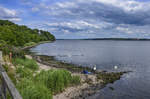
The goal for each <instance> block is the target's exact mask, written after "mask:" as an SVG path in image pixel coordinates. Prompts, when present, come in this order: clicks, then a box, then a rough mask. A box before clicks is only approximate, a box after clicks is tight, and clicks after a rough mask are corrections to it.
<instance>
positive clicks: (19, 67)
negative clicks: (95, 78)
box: [4, 57, 80, 99]
mask: <svg viewBox="0 0 150 99" xmlns="http://www.w3.org/2000/svg"><path fill="white" fill-rule="evenodd" d="M5 58H6V57H5ZM5 60H6V59H5ZM12 63H13V65H14V67H13V68H12V67H10V66H9V65H4V68H5V70H6V72H7V73H8V75H9V77H10V78H11V80H12V81H13V83H14V84H15V85H16V87H17V89H18V90H19V92H20V93H21V95H22V97H23V99H52V96H53V95H54V94H57V93H60V92H62V91H63V90H64V89H65V88H67V87H69V86H74V85H78V84H80V77H79V76H72V75H71V73H70V72H69V71H67V70H64V69H57V70H48V71H44V70H42V71H39V66H38V65H37V63H36V61H35V60H33V59H27V58H24V59H22V58H15V59H13V61H12ZM37 71H39V72H37Z"/></svg>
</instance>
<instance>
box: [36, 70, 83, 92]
mask: <svg viewBox="0 0 150 99" xmlns="http://www.w3.org/2000/svg"><path fill="white" fill-rule="evenodd" d="M35 80H36V81H38V82H39V83H43V84H44V85H45V86H46V87H47V88H49V89H50V90H51V92H53V94H56V93H59V92H62V91H63V90H64V89H65V88H66V87H68V86H70V85H72V84H71V83H72V82H73V81H74V80H75V79H74V77H72V76H71V73H70V72H68V71H67V70H49V71H41V72H40V73H39V74H38V75H36V77H35ZM77 82H78V84H79V83H80V80H77Z"/></svg>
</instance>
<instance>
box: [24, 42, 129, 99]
mask: <svg viewBox="0 0 150 99" xmlns="http://www.w3.org/2000/svg"><path fill="white" fill-rule="evenodd" d="M34 46H35V45H33V46H30V47H28V48H26V49H25V51H26V53H27V54H29V55H31V56H32V58H33V59H35V60H36V61H37V62H38V64H40V65H41V68H42V66H45V67H44V69H45V68H47V69H54V68H55V69H66V70H68V71H70V72H71V73H72V75H78V76H80V77H81V81H82V83H81V85H79V86H74V87H70V88H67V89H66V90H65V91H64V92H62V93H60V94H57V95H55V96H54V97H53V98H54V99H86V98H88V97H90V96H93V95H94V94H96V93H97V92H99V91H100V89H102V88H104V87H105V86H106V85H107V84H109V83H114V82H115V81H117V80H119V79H120V78H121V77H122V75H123V74H125V73H128V72H129V71H127V72H107V71H100V70H98V71H93V70H92V69H91V68H89V67H82V66H77V65H75V64H71V63H66V62H61V61H57V60H56V59H55V58H54V57H53V56H46V55H36V53H33V52H31V51H30V50H29V49H30V48H32V47H34ZM83 70H88V71H89V72H91V74H90V75H85V74H82V71H83Z"/></svg>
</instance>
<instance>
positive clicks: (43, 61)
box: [0, 20, 127, 99]
mask: <svg viewBox="0 0 150 99" xmlns="http://www.w3.org/2000/svg"><path fill="white" fill-rule="evenodd" d="M53 41H55V37H54V36H53V35H52V34H51V33H49V32H47V31H43V30H38V29H30V28H28V27H26V26H19V25H17V24H14V23H12V22H10V21H7V20H0V50H1V51H2V52H3V60H4V64H3V67H4V69H5V70H6V72H7V74H8V76H9V77H10V79H11V80H12V82H13V83H14V85H15V86H16V88H17V89H18V91H19V92H20V94H21V96H22V97H23V99H85V98H87V97H89V96H92V95H93V94H95V93H96V92H97V91H99V90H100V89H101V88H103V87H104V86H106V85H107V84H108V83H113V82H114V81H116V80H119V79H120V78H121V76H122V75H123V74H124V73H127V72H106V71H97V72H93V70H92V69H91V68H88V67H82V66H77V65H74V64H69V63H64V62H60V61H57V60H55V59H54V57H51V56H44V55H40V56H39V55H36V54H35V53H32V52H30V51H29V49H30V48H32V47H34V46H37V45H39V44H42V43H48V42H53ZM83 70H88V71H89V72H92V74H89V75H86V74H82V71H83ZM8 97H9V96H8Z"/></svg>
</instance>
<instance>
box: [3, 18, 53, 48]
mask: <svg viewBox="0 0 150 99" xmlns="http://www.w3.org/2000/svg"><path fill="white" fill-rule="evenodd" d="M54 40H55V37H54V36H53V35H52V34H51V33H50V32H48V31H43V30H38V29H31V28H28V27H27V26H25V25H17V24H15V23H13V22H11V21H8V20H0V43H3V44H4V43H6V44H8V45H13V46H24V45H25V44H27V43H30V42H34V43H38V42H41V41H54Z"/></svg>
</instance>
